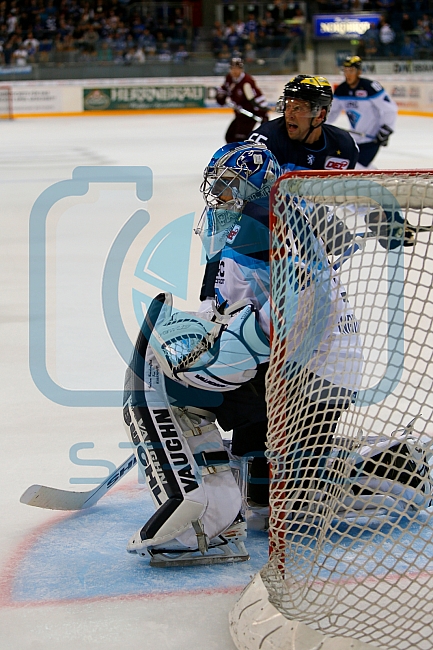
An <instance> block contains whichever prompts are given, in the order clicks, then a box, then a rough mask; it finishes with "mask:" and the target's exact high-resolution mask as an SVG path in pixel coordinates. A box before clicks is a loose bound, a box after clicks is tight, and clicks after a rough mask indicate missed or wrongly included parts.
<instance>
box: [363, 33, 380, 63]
mask: <svg viewBox="0 0 433 650" xmlns="http://www.w3.org/2000/svg"><path fill="white" fill-rule="evenodd" d="M377 55H378V46H377V41H376V39H374V38H369V39H367V41H366V43H365V56H366V58H367V59H374V58H375V57H376V56H377ZM358 56H359V55H358Z"/></svg>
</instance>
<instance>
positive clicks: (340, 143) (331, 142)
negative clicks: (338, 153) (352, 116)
mask: <svg viewBox="0 0 433 650" xmlns="http://www.w3.org/2000/svg"><path fill="white" fill-rule="evenodd" d="M322 129H323V130H324V131H325V133H326V135H327V138H328V146H333V147H337V148H339V149H341V150H343V151H345V152H347V151H354V150H355V149H356V143H355V140H354V139H353V138H352V136H351V135H350V133H348V132H347V131H345V130H344V129H340V128H339V127H338V126H333V125H332V124H326V123H325V124H324V125H323V126H322Z"/></svg>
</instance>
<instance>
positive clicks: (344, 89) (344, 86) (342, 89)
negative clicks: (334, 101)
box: [334, 81, 350, 97]
mask: <svg viewBox="0 0 433 650" xmlns="http://www.w3.org/2000/svg"><path fill="white" fill-rule="evenodd" d="M349 90H350V88H349V84H348V83H347V81H343V83H341V84H340V85H339V86H337V88H336V89H335V90H334V97H347V96H348V95H349Z"/></svg>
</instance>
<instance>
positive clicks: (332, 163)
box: [324, 156, 350, 170]
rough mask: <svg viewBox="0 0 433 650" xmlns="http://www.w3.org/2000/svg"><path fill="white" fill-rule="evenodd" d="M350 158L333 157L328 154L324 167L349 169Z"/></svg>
mask: <svg viewBox="0 0 433 650" xmlns="http://www.w3.org/2000/svg"><path fill="white" fill-rule="evenodd" d="M349 163H350V160H347V158H333V157H332V156H328V158H327V159H326V160H325V166H324V169H338V170H341V169H347V168H348V167H349Z"/></svg>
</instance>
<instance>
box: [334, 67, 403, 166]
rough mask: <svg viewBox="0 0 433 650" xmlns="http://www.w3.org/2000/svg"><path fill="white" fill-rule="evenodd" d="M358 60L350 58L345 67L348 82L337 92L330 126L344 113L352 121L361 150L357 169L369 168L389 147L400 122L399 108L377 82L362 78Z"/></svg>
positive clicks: (353, 133) (337, 89)
mask: <svg viewBox="0 0 433 650" xmlns="http://www.w3.org/2000/svg"><path fill="white" fill-rule="evenodd" d="M361 71H362V61H361V59H360V57H359V56H348V57H347V58H346V60H345V61H344V63H343V72H344V76H345V77H346V81H344V82H343V83H342V84H340V85H339V86H338V87H337V88H336V89H335V91H334V99H333V102H332V106H331V110H330V112H329V115H328V122H335V120H336V119H337V117H338V116H339V114H340V113H341V111H344V112H345V113H346V115H347V117H348V119H349V122H350V126H351V129H352V135H353V138H354V140H355V141H356V143H357V144H358V147H359V159H358V165H357V168H361V169H362V168H368V167H369V166H370V165H371V162H372V161H373V159H374V157H375V156H376V154H377V152H378V151H379V148H380V147H385V146H386V145H387V144H388V140H389V137H390V135H391V134H392V133H393V132H394V129H395V123H396V119H397V105H396V103H395V102H394V101H393V100H392V99H391V97H390V96H389V95H388V93H387V92H386V91H385V90H384V88H383V87H382V86H381V84H380V83H379V82H378V81H372V80H370V79H366V78H365V77H361Z"/></svg>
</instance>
